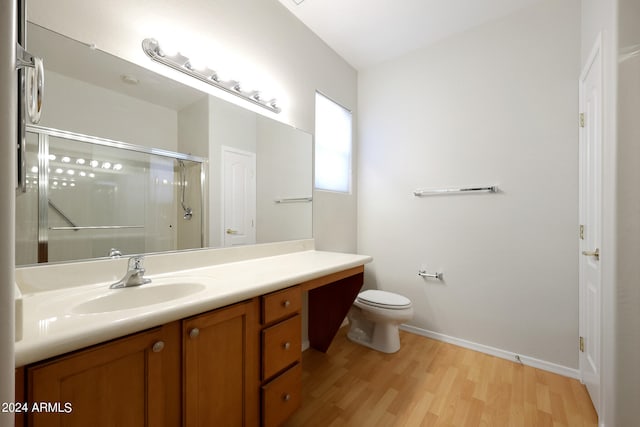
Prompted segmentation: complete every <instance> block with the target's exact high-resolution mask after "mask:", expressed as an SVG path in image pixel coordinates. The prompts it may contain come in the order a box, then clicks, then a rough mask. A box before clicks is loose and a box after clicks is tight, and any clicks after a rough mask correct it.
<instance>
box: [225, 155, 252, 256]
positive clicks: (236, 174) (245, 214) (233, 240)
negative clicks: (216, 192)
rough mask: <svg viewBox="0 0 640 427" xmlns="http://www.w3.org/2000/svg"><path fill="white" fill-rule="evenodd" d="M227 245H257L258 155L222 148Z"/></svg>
mask: <svg viewBox="0 0 640 427" xmlns="http://www.w3.org/2000/svg"><path fill="white" fill-rule="evenodd" d="M222 218H223V220H222V235H223V242H224V246H225V247H227V246H237V245H249V244H253V243H255V242H256V227H255V222H256V221H255V218H256V154H255V153H251V152H248V151H241V150H237V149H235V148H231V147H222Z"/></svg>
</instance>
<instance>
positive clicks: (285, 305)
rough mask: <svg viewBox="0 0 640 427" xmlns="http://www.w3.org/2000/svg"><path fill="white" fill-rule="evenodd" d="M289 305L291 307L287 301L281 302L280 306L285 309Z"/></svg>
mask: <svg viewBox="0 0 640 427" xmlns="http://www.w3.org/2000/svg"><path fill="white" fill-rule="evenodd" d="M290 305H291V301H289V300H285V301H282V306H283V307H284V308H287V307H289V306H290Z"/></svg>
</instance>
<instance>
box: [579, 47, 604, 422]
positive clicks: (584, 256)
mask: <svg viewBox="0 0 640 427" xmlns="http://www.w3.org/2000/svg"><path fill="white" fill-rule="evenodd" d="M602 102H603V101H602V52H601V43H600V40H598V42H597V43H596V46H595V47H594V49H593V51H592V54H591V55H590V57H589V60H588V61H587V63H586V64H585V67H584V69H583V71H582V75H581V76H580V112H581V113H580V142H579V143H580V167H579V171H580V172H579V173H580V177H579V181H580V183H579V186H580V189H579V191H580V196H579V198H580V254H581V255H580V262H579V268H580V272H579V278H580V373H581V376H582V381H583V382H584V383H585V384H586V386H587V389H588V391H589V395H590V396H591V400H592V401H593V406H594V407H595V409H596V411H597V412H599V410H600V383H601V381H600V363H601V345H600V343H601V336H600V335H601V330H602V328H601V317H600V316H601V300H602V297H601V295H602V292H601V273H600V256H606V254H600V248H601V242H602V236H601V234H602V231H601V230H602V228H601V222H602V221H601V217H602V214H601V205H602V134H603V132H602V123H603V111H602V110H603V107H602Z"/></svg>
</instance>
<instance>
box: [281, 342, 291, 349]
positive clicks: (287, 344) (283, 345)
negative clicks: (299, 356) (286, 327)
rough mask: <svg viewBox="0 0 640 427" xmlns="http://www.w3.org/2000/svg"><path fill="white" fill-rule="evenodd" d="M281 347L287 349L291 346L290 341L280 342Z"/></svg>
mask: <svg viewBox="0 0 640 427" xmlns="http://www.w3.org/2000/svg"><path fill="white" fill-rule="evenodd" d="M282 347H283V348H284V349H285V350H289V348H291V343H290V342H289V341H287V342H286V343H284V344H282Z"/></svg>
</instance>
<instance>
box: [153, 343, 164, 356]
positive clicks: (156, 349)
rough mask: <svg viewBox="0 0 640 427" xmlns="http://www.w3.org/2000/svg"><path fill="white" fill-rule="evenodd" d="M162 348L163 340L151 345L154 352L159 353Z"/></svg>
mask: <svg viewBox="0 0 640 427" xmlns="http://www.w3.org/2000/svg"><path fill="white" fill-rule="evenodd" d="M163 349H164V341H158V342H156V343H155V344H153V347H151V350H153V352H154V353H160V352H161V351H162V350H163Z"/></svg>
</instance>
